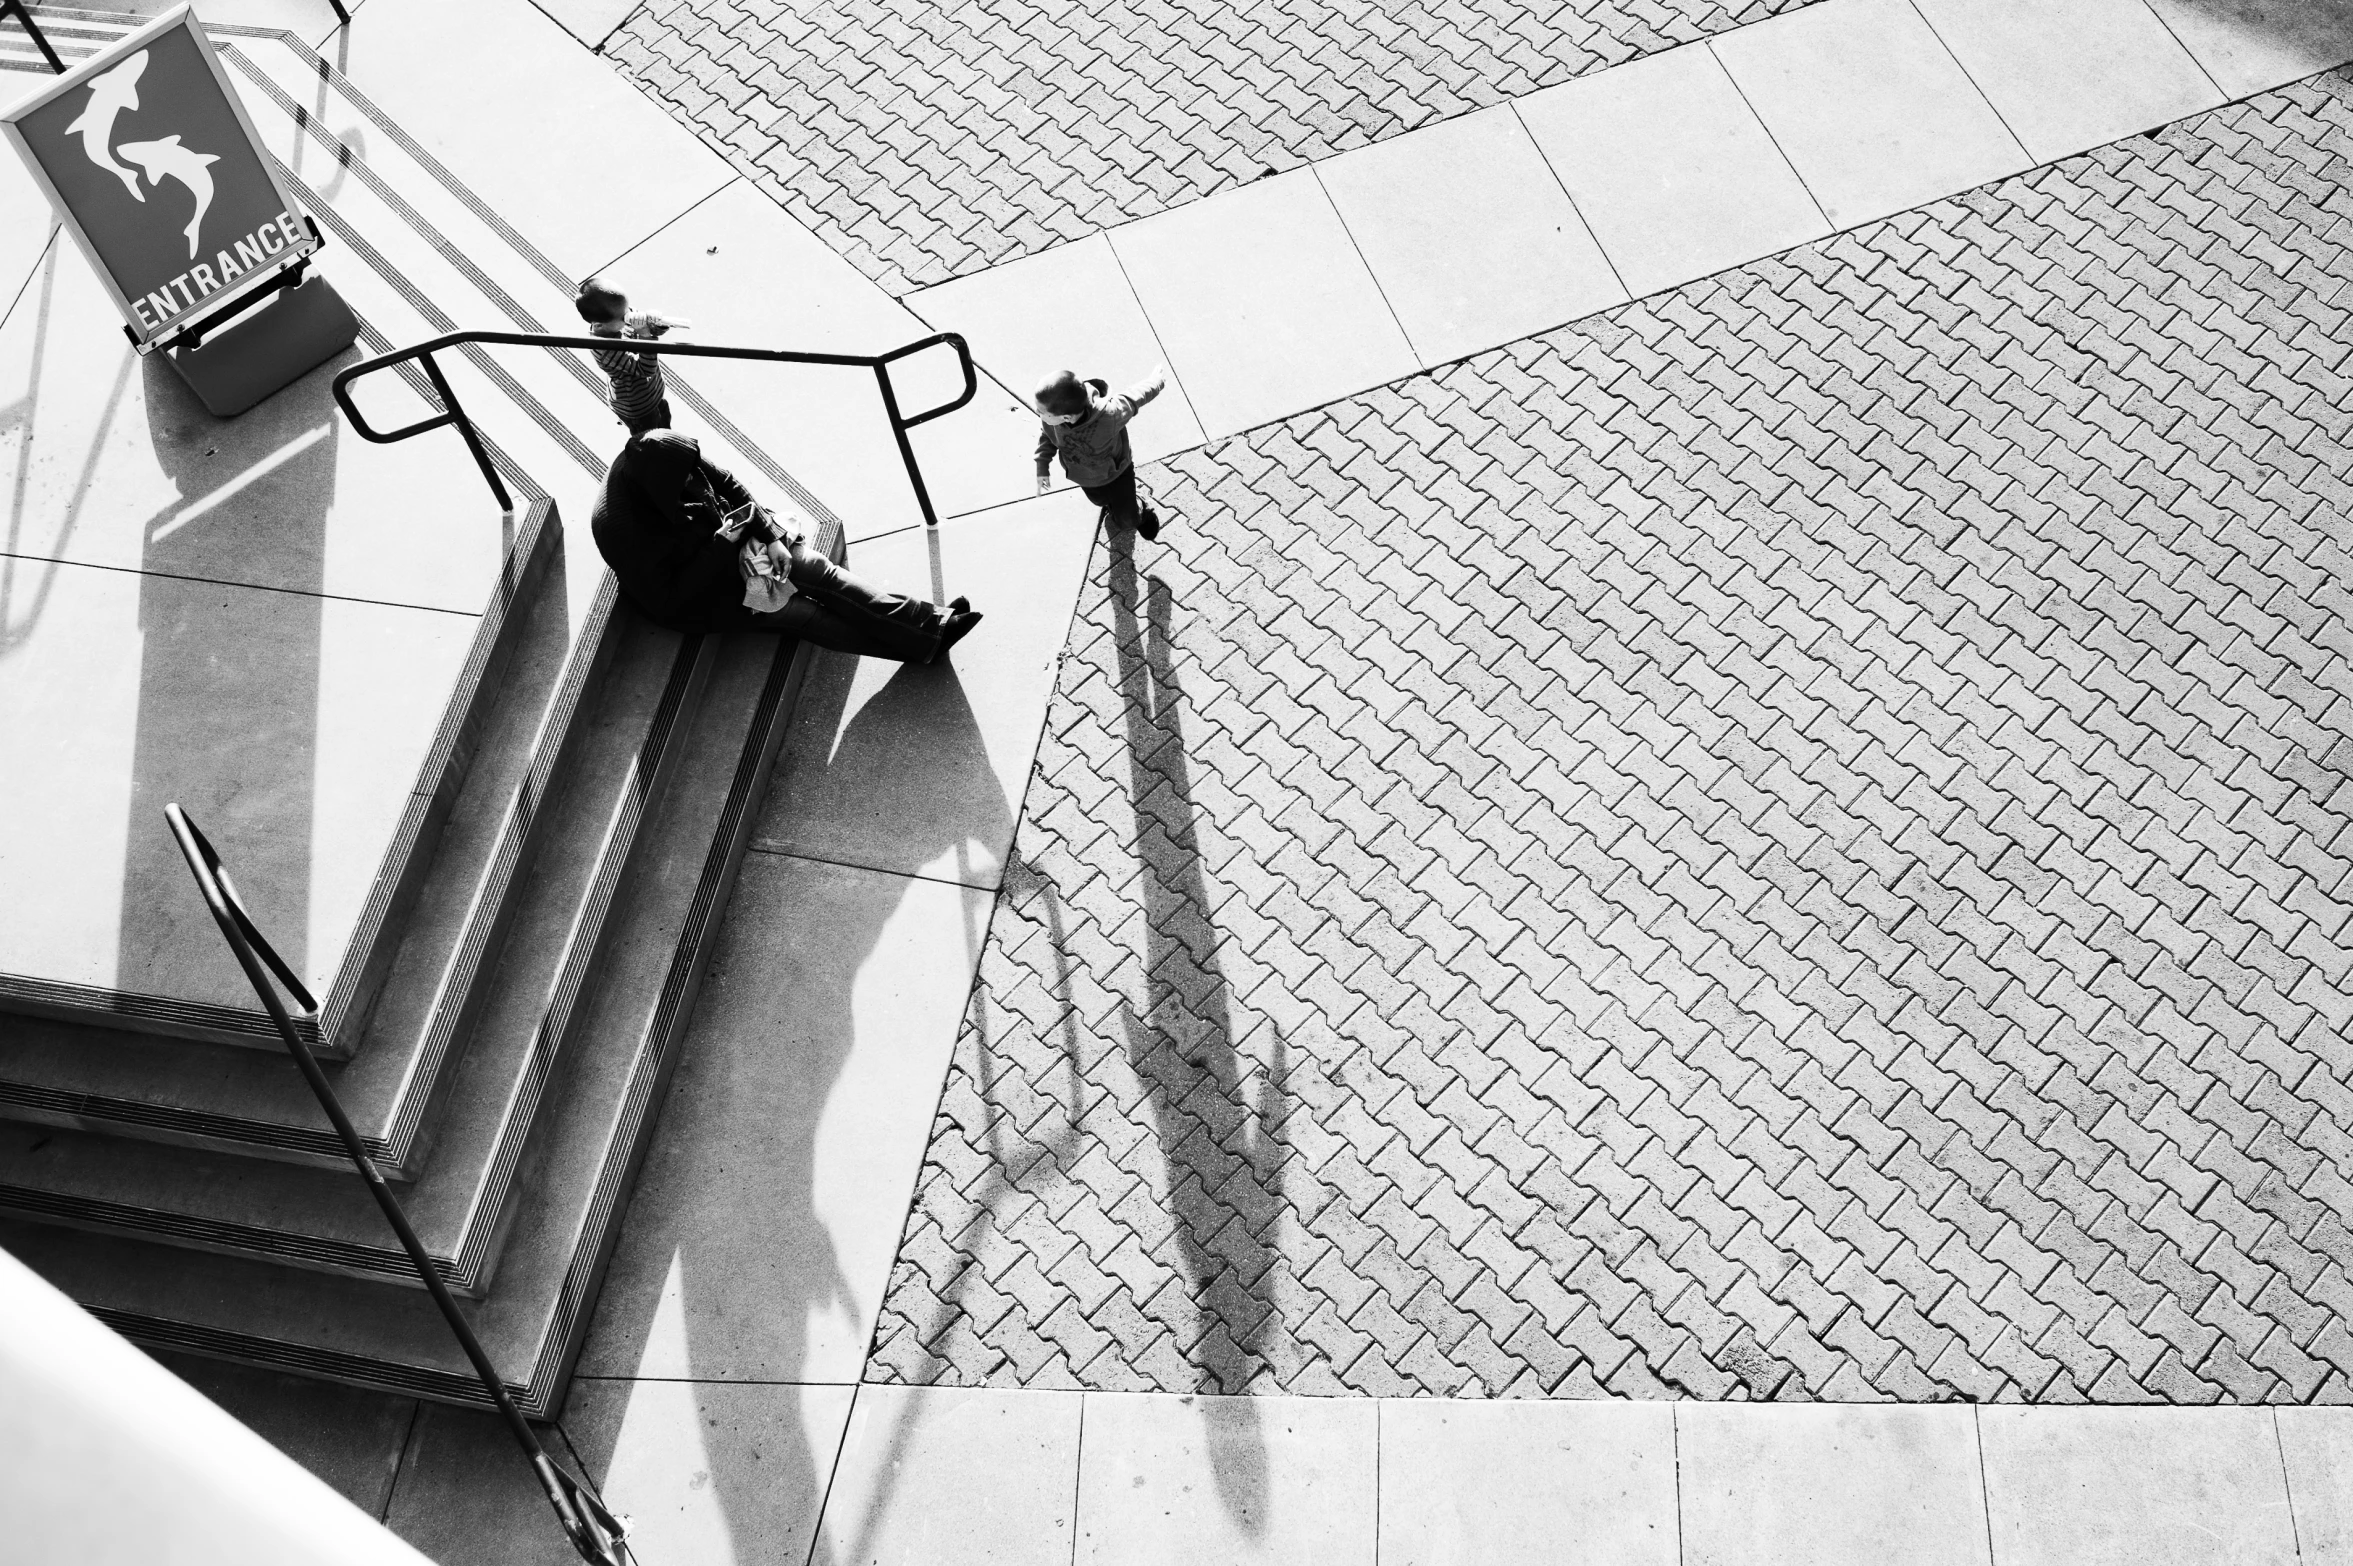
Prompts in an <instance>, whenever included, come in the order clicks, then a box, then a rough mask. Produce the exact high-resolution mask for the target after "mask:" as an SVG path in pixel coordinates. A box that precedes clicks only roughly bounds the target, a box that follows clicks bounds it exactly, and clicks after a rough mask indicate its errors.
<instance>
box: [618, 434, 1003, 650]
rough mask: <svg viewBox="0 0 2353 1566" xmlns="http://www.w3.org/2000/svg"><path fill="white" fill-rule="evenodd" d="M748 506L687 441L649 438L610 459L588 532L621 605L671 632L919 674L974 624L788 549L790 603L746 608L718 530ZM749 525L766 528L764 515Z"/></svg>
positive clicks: (730, 479) (733, 482)
mask: <svg viewBox="0 0 2353 1566" xmlns="http://www.w3.org/2000/svg"><path fill="white" fill-rule="evenodd" d="M754 504H755V503H754V502H753V500H752V496H751V492H750V491H749V490H747V489H745V488H744V486H743V485H742V483H741V482H740V481H738V480H737V479H736V477H735V475H734V474H732V473H730V472H728V471H727V470H726V469H725V468H723V467H720V466H719V465H718V464H717V463H715V462H712V461H711V460H710V459H708V458H707V457H705V456H704V455H703V454H702V450H701V448H700V447H699V446H698V445H697V444H696V442H695V440H694V437H692V436H690V435H680V434H677V433H675V432H673V431H670V430H651V431H648V432H646V433H643V434H640V435H636V436H633V437H631V439H630V442H629V444H628V445H627V446H625V447H623V448H622V451H621V455H619V456H618V457H615V458H614V459H613V465H612V468H611V469H610V470H609V471H608V472H607V473H606V474H605V486H604V490H603V493H601V494H600V495H598V497H597V503H596V513H595V515H594V517H593V518H592V519H591V521H590V524H589V525H590V530H591V531H592V532H593V533H594V534H595V536H596V547H597V552H598V553H599V554H601V555H603V556H604V557H605V564H607V565H609V566H611V567H612V568H613V575H614V577H615V578H616V579H617V580H618V581H619V583H620V586H621V596H622V597H623V598H625V599H627V600H628V601H629V602H630V603H631V604H632V605H634V606H635V607H636V609H637V610H638V612H639V613H641V614H643V615H644V616H645V617H646V618H647V619H649V620H651V621H653V622H654V623H655V624H656V625H661V626H666V627H668V628H669V629H671V630H673V631H686V632H706V631H774V632H778V633H780V634H782V635H785V636H792V637H797V638H800V639H802V640H805V641H811V642H815V643H816V644H817V645H818V646H820V647H830V648H832V649H834V650H835V651H837V652H846V653H857V654H860V655H862V656H864V657H869V658H889V659H893V660H895V661H897V662H900V663H930V662H932V661H933V660H934V659H936V658H937V657H938V656H939V655H940V654H941V653H942V652H944V651H946V650H947V649H948V648H949V647H950V646H952V645H954V644H955V642H956V641H958V640H959V639H961V638H962V637H963V635H964V633H965V632H967V631H969V630H970V629H971V628H972V627H973V626H974V625H975V624H977V623H979V620H980V616H979V615H978V614H976V613H973V612H972V610H971V608H970V606H969V605H967V604H966V603H965V602H964V601H963V600H962V599H958V600H957V601H956V603H955V604H954V605H952V606H950V607H949V608H944V609H943V608H941V607H940V606H939V605H937V604H933V603H928V602H926V601H924V600H923V599H920V598H909V597H906V596H905V595H903V594H900V593H893V592H887V591H885V590H883V589H881V588H878V587H875V586H873V585H871V584H869V583H867V582H863V581H861V580H859V579H858V578H857V577H855V576H852V575H851V574H850V573H849V572H848V571H846V570H844V569H843V568H842V567H840V566H838V565H836V564H834V563H833V562H832V561H831V560H828V559H826V558H825V556H823V555H822V554H819V553H818V552H817V551H816V550H815V549H814V548H812V547H810V546H809V545H808V544H806V543H799V542H796V543H793V544H791V545H790V546H789V547H790V549H791V567H790V570H789V572H788V580H790V582H791V583H792V586H793V589H794V592H793V596H792V597H791V598H790V599H789V600H787V601H786V602H785V604H784V606H783V607H782V608H778V609H772V610H768V611H765V612H758V611H754V610H752V609H750V608H747V607H746V606H745V604H744V576H743V568H742V566H741V565H740V564H739V563H738V555H739V551H740V549H741V545H740V544H739V543H738V542H736V541H735V540H731V539H729V538H727V537H725V536H724V535H723V534H722V533H721V532H720V528H721V525H722V524H723V523H724V522H725V521H726V519H727V517H728V516H729V514H730V513H734V512H739V511H741V510H742V509H743V508H745V507H747V506H754ZM758 518H759V521H760V523H761V525H762V527H763V528H764V529H765V528H766V527H768V526H769V525H770V524H769V519H768V517H767V513H766V512H765V511H760V512H758ZM779 547H786V546H779Z"/></svg>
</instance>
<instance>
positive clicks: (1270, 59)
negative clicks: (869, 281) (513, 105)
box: [602, 0, 1807, 476]
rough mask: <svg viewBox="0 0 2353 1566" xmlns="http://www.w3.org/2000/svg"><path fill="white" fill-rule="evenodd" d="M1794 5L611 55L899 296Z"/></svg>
mask: <svg viewBox="0 0 2353 1566" xmlns="http://www.w3.org/2000/svg"><path fill="white" fill-rule="evenodd" d="M1805 3H1807V0H1569V3H1565V4H1559V5H1550V6H1544V7H1538V8H1530V7H1526V6H1522V5H1519V4H1515V3H1512V0H1465V3H1463V4H1461V5H1446V6H1436V7H1433V6H1431V5H1430V4H1428V3H1426V0H1373V3H1371V4H1364V5H1350V6H1346V7H1337V8H1336V7H1332V6H1328V5H1321V4H1313V3H1309V0H1242V3H1240V4H1238V5H1236V6H1231V7H1227V8H1224V9H1223V10H1221V11H1220V12H1218V13H1217V15H1216V20H1215V25H1214V26H1205V25H1203V23H1202V20H1201V17H1200V14H1199V13H1198V11H1197V10H1196V9H1194V8H1190V7H1186V6H1184V5H1181V4H1179V3H1177V0H1138V3H1137V4H1135V5H1132V6H1128V7H1125V8H1123V9H1122V10H1121V11H1120V13H1119V15H1118V20H1117V22H1116V25H1113V24H1111V23H1109V21H1108V19H1106V18H1099V17H1095V16H1092V15H1081V14H1077V13H1072V12H1070V11H1068V10H1067V9H1066V8H1064V7H1060V6H1055V5H1051V4H1046V3H1042V0H985V3H983V0H964V3H961V4H955V5H947V6H929V7H923V8H919V9H914V10H910V9H908V8H906V7H903V6H893V5H889V4H886V3H884V0H827V3H823V4H818V5H812V6H802V7H791V8H787V7H786V6H785V5H784V4H782V0H674V3H667V4H654V5H648V6H642V7H640V8H639V9H638V10H637V11H635V12H634V13H632V14H631V15H630V17H629V18H628V19H627V20H626V21H625V22H624V23H623V24H622V25H621V26H620V27H619V28H618V29H617V30H616V31H615V32H614V33H613V35H612V36H611V37H610V38H608V39H606V40H605V41H604V44H603V49H602V52H603V53H604V54H605V55H606V56H607V57H608V58H610V59H611V60H613V61H614V62H615V63H616V64H617V65H619V66H620V67H621V69H622V70H623V71H625V72H627V73H629V74H630V75H631V76H632V77H634V78H635V79H636V80H637V82H638V84H639V85H640V86H641V87H643V88H644V89H645V90H646V91H647V92H648V93H649V94H651V95H652V96H654V97H655V98H656V99H657V100H658V101H660V102H662V103H663V104H664V105H665V106H666V107H668V108H669V109H670V111H671V112H672V113H673V114H675V115H677V116H678V118H679V119H681V120H682V121H684V122H685V123H686V124H687V125H689V126H691V127H693V128H694V129H695V130H696V131H698V132H699V133H700V134H701V135H702V136H703V137H704V138H705V139H706V140H707V141H709V142H710V143H711V144H712V146H714V147H715V148H716V149H717V150H718V151H719V152H721V153H722V154H723V155H725V156H726V157H728V158H729V159H730V160H731V161H733V162H734V163H735V164H736V166H737V167H739V168H741V169H743V170H744V171H745V172H746V173H748V174H750V175H751V176H752V177H753V178H755V179H756V180H758V181H759V182H760V184H761V186H762V187H763V188H764V189H766V190H768V192H769V193H770V194H771V195H773V196H775V197H776V198H777V199H778V200H779V201H781V202H783V203H784V204H785V206H786V207H787V208H788V209H789V210H790V211H791V212H792V213H793V215H794V216H795V217H798V218H799V219H801V221H803V222H805V223H807V224H809V226H810V227H811V228H812V229H814V230H815V231H816V232H817V233H818V234H819V235H820V237H822V238H824V239H825V240H826V241H827V242H828V243H830V244H831V245H833V247H834V248H835V249H836V250H838V251H839V252H840V253H841V254H842V255H843V256H844V257H846V258H847V259H848V260H850V261H851V262H852V263H853V264H854V265H857V266H859V267H861V268H862V269H864V270H865V271H866V272H868V273H869V275H871V276H873V277H874V278H876V280H877V281H880V282H882V283H883V284H884V285H885V286H887V287H890V288H892V289H893V290H894V291H903V290H904V289H906V288H909V287H917V286H921V285H923V284H926V283H934V282H939V281H942V280H944V279H946V278H949V277H953V276H957V275H960V274H962V273H965V272H969V271H973V270H976V269H978V268H981V267H985V266H989V265H993V264H995V263H998V262H1001V261H1006V260H1010V259H1012V258H1014V257H1016V256H1019V255H1024V254H1027V253H1029V252H1031V251H1034V250H1038V249H1042V248H1044V247H1045V246H1047V245H1050V244H1053V243H1056V242H1058V241H1061V240H1068V239H1076V238H1080V237H1082V236H1084V235H1086V234H1088V233H1092V232H1094V231H1095V230H1097V229H1100V228H1104V227H1108V226H1110V225H1112V224H1115V223H1120V222H1125V221H1127V220H1129V219H1132V218H1138V217H1144V216H1147V215H1149V214H1151V213H1153V212H1158V211H1161V210H1163V209H1165V208H1167V207H1171V206H1175V205H1178V204H1180V203H1182V202H1185V201H1189V200H1193V199H1195V198H1198V197H1200V196H1204V195H1207V194H1209V193H1210V192H1212V191H1214V190H1219V189H1222V188H1224V187H1226V186H1228V185H1233V184H1238V183H1241V182H1244V181H1247V180H1252V179H1256V178H1259V177H1260V176H1261V175H1262V174H1266V173H1274V172H1277V171H1280V170H1284V169H1290V168H1295V167H1297V166H1299V165H1300V164H1302V163H1305V162H1308V161H1310V160H1313V159H1316V158H1322V157H1326V156H1329V155H1331V154H1333V153H1337V152H1345V151H1347V150H1349V149H1350V148H1353V147H1361V146H1366V145H1369V144H1370V143H1372V142H1376V141H1379V140H1382V139H1384V138H1386V137H1389V136H1393V135H1396V134H1398V133H1400V132H1402V131H1408V130H1412V129H1415V128H1417V127H1419V126H1422V125H1426V124H1429V123H1432V122H1434V121H1436V120H1441V119H1448V118H1452V117H1454V116H1456V115H1460V114H1464V113H1467V112H1469V111H1471V110H1473V109H1477V108H1484V107H1487V106H1490V105H1493V104H1498V103H1502V102H1505V101H1506V100H1508V99H1510V98H1513V97H1517V96H1521V95H1523V94H1526V93H1529V92H1533V91H1535V90H1537V89H1538V88H1540V87H1545V86H1549V85H1552V84H1554V83H1557V82H1563V81H1567V80H1569V79H1571V78H1573V77H1576V76H1581V75H1585V74H1587V73H1589V72H1591V71H1595V70H1599V69H1602V68H1604V67H1607V66H1610V65H1616V64H1620V63H1623V62H1624V61H1627V60H1630V59H1633V58H1636V57H1637V56H1640V55H1643V54H1648V53H1651V52H1654V51H1656V50H1660V49H1668V48H1673V47H1674V46H1675V45H1677V44H1682V43H1690V42H1693V41H1696V40H1698V39H1701V38H1705V37H1708V36H1711V35H1712V34H1715V33H1718V32H1721V31H1723V30H1724V29H1726V28H1728V27H1734V26H1738V25H1739V24H1741V23H1743V22H1748V21H1754V20H1757V19H1759V18H1761V17H1765V16H1770V15H1773V14H1776V13H1778V12H1781V11H1787V10H1794V9H1796V8H1797V7H1798V6H1799V5H1802V4H1805ZM1441 17H1443V18H1444V19H1445V20H1444V21H1441V20H1439V18H1441ZM1449 24H1451V25H1449ZM1484 465H1485V463H1481V464H1480V466H1484ZM1309 476H1315V475H1309Z"/></svg>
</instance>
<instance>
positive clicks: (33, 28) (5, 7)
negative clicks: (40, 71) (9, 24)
mask: <svg viewBox="0 0 2353 1566" xmlns="http://www.w3.org/2000/svg"><path fill="white" fill-rule="evenodd" d="M12 16H13V17H15V18H16V19H17V22H18V23H19V24H20V25H21V26H22V27H23V28H24V30H25V31H26V32H28V33H30V34H31V35H32V38H33V47H34V48H36V49H38V50H40V51H41V58H42V59H44V60H47V61H48V62H49V69H51V70H52V71H55V72H56V73H57V74H58V75H60V76H63V75H64V74H65V62H64V61H63V60H60V59H59V58H58V57H57V51H56V50H55V49H52V48H50V47H49V39H48V37H47V35H46V34H44V33H43V32H42V31H41V24H40V23H38V22H36V21H34V20H33V13H32V12H31V11H29V10H27V9H25V3H24V0H0V21H6V20H7V19H8V18H9V17H12Z"/></svg>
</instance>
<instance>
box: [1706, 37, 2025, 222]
mask: <svg viewBox="0 0 2353 1566" xmlns="http://www.w3.org/2000/svg"><path fill="white" fill-rule="evenodd" d="M1710 47H1712V48H1713V49H1714V50H1715V51H1716V55H1717V57H1718V58H1719V59H1721V60H1722V61H1723V62H1724V68H1725V69H1726V70H1728V71H1730V72H1731V73H1732V79H1733V80H1734V81H1735V82H1737V83H1739V85H1740V90H1741V92H1742V93H1743V95H1745V96H1746V97H1747V99H1748V101H1749V102H1750V103H1751V104H1752V105H1754V106H1755V108H1756V111H1757V115H1758V117H1759V118H1760V119H1762V120H1763V121H1764V122H1765V128H1766V129H1768V130H1770V131H1771V132H1772V133H1773V139H1774V140H1775V141H1776V142H1778V143H1779V144H1780V146H1781V150H1782V151H1783V152H1785V153H1787V154H1788V155H1789V161H1790V165H1791V166H1792V167H1793V168H1795V169H1796V170H1797V173H1798V177H1799V178H1800V179H1802V180H1804V181H1805V182H1806V188H1807V189H1808V190H1809V191H1811V192H1812V193H1813V196H1814V199H1815V200H1816V201H1818V202H1820V203H1821V204H1822V210H1823V211H1824V212H1825V213H1827V214H1828V215H1829V218H1830V221H1831V222H1832V223H1833V224H1835V225H1836V226H1837V227H1839V228H1852V227H1854V226H1855V225H1856V224H1858V223H1868V222H1870V221H1871V220H1873V219H1874V218H1883V217H1886V216H1887V215H1888V214H1889V213H1892V212H1900V211H1902V210H1903V209H1904V208H1906V207H1912V206H1918V205H1920V204H1921V203H1922V202H1926V201H1935V200H1939V199H1941V198H1943V197H1946V196H1950V195H1952V194H1954V193H1955V192H1957V191H1963V190H1967V189H1969V188H1970V187H1971V186H1974V185H1982V184H1984V183H1985V182H1986V181H1988V180H1992V179H1999V178H2001V177H2002V176H2003V175H2005V174H2015V173H2017V172H2019V171H2020V170H2021V169H2024V168H2027V167H2029V166H2031V165H2032V163H2033V161H2034V160H2033V159H2032V158H2031V157H2029V156H2028V155H2027V152H2026V150H2025V149H2024V148H2023V147H2021V146H2019V144H2018V141H2017V138H2016V137H2014V136H2012V135H2011V134H2010V132H2009V131H2008V130H2007V129H2006V128H2005V127H2004V126H2003V124H2002V122H2001V118H2000V117H1999V116H1998V115H1996V114H1995V113H1994V111H1993V109H1992V107H1991V106H1989V105H1988V104H1987V103H1986V101H1985V97H1984V95H1983V94H1982V93H1980V92H1979V91H1978V90H1977V89H1976V88H1975V87H1974V86H1972V85H1971V84H1970V81H1969V78H1968V76H1967V74H1965V73H1964V72H1963V71H1962V69H1961V68H1960V66H1958V65H1956V64H1954V63H1953V57H1952V55H1951V54H1950V53H1949V52H1948V51H1947V50H1946V49H1945V46H1944V45H1943V44H1942V43H1941V42H1939V41H1938V39H1937V36H1936V34H1935V33H1934V32H1932V31H1931V30H1930V29H1929V26H1928V24H1927V23H1926V22H1923V21H1922V20H1921V19H1920V13H1919V12H1918V11H1916V10H1914V9H1913V8H1912V5H1911V0H1821V3H1820V4H1818V5H1810V6H1807V7H1805V8H1804V9H1802V10H1798V11H1790V12H1785V13H1783V14H1782V15H1780V16H1776V17H1773V18H1771V19H1770V20H1767V21H1763V22H1758V23H1756V24H1754V25H1753V26H1749V27H1742V28H1736V29H1734V30H1733V31H1731V32H1728V33H1724V34H1721V35H1720V36H1718V37H1717V38H1715V39H1714V40H1713V41H1712V42H1711V44H1710Z"/></svg>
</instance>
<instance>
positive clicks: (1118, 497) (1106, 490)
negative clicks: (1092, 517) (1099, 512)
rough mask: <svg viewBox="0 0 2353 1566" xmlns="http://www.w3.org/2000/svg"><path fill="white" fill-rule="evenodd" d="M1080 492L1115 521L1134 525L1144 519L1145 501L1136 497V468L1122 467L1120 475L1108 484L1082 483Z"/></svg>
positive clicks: (1130, 525)
mask: <svg viewBox="0 0 2353 1566" xmlns="http://www.w3.org/2000/svg"><path fill="white" fill-rule="evenodd" d="M1079 492H1080V493H1081V494H1083V495H1085V496H1086V497H1087V499H1089V500H1091V501H1093V502H1094V503H1095V504H1096V505H1098V506H1101V507H1102V508H1103V515H1104V516H1105V517H1106V518H1108V519H1110V520H1111V521H1113V522H1124V523H1126V524H1127V525H1128V526H1129V527H1134V526H1135V525H1136V524H1137V523H1138V522H1139V521H1141V520H1142V519H1143V515H1144V507H1143V503H1142V502H1141V501H1139V500H1137V499H1136V470H1135V469H1134V468H1132V467H1129V468H1122V469H1121V470H1120V472H1119V476H1118V477H1117V478H1114V479H1113V480H1111V482H1110V483H1108V484H1081V485H1080V486H1079Z"/></svg>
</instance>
